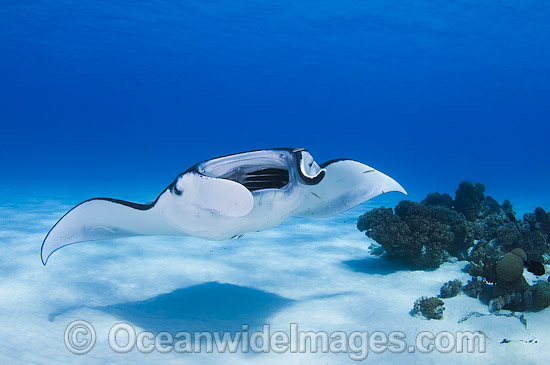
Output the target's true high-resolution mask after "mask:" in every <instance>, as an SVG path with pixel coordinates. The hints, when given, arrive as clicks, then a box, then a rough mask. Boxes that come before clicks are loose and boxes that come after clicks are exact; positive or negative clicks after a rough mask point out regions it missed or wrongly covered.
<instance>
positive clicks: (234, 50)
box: [0, 0, 550, 209]
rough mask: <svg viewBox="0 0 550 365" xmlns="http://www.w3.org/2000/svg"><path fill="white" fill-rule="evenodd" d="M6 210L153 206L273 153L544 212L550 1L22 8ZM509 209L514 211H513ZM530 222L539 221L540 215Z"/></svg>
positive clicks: (11, 88) (3, 37)
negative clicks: (207, 169)
mask: <svg viewBox="0 0 550 365" xmlns="http://www.w3.org/2000/svg"><path fill="white" fill-rule="evenodd" d="M0 9H1V11H0V24H2V25H1V29H2V31H1V32H0V47H1V49H2V57H0V70H1V74H2V77H1V82H0V121H1V123H2V134H1V137H0V139H1V142H0V152H1V154H0V156H1V157H0V158H1V161H2V168H1V169H0V178H1V179H2V189H3V190H4V195H7V196H10V195H11V194H12V193H13V192H15V191H19V192H21V193H22V194H23V195H26V194H31V193H32V194H37V195H38V196H40V195H41V194H54V195H55V194H57V193H59V192H65V193H68V192H75V191H76V192H84V191H85V192H86V194H91V195H92V196H95V195H98V194H99V195H105V194H108V193H114V194H117V195H118V196H120V195H122V197H124V198H131V197H132V196H133V194H132V192H134V191H136V190H138V191H140V192H142V191H143V192H148V191H150V192H151V193H150V198H151V199H154V198H155V197H156V195H157V194H158V193H159V192H160V191H161V190H162V189H163V188H164V187H165V186H166V184H168V183H169V182H170V181H172V179H173V178H174V177H175V176H176V175H177V174H178V173H179V172H182V171H184V170H185V169H187V168H188V167H189V166H191V165H193V164H194V163H196V162H198V161H202V160H205V159H209V158H212V157H215V156H219V155H225V154H229V153H235V152H240V151H246V150H252V149H258V148H268V147H287V146H288V147H306V148H307V149H308V150H309V151H310V152H311V153H312V155H313V156H314V157H315V158H316V160H317V161H319V162H323V161H326V160H329V159H332V158H339V157H349V158H353V159H356V160H359V161H362V162H364V163H366V164H369V165H371V166H373V167H375V168H377V169H379V170H381V171H383V172H386V173H387V174H389V175H390V176H392V177H394V178H395V179H396V180H398V181H399V182H400V183H401V184H402V185H403V186H404V187H405V188H406V189H407V190H408V191H409V193H410V194H411V195H412V196H414V197H418V198H422V197H423V196H424V194H425V193H427V192H429V191H442V192H449V193H453V192H454V190H455V189H456V187H457V184H458V182H460V181H462V180H473V181H479V182H483V183H485V184H486V186H487V193H488V194H489V195H493V196H495V197H497V198H498V199H499V200H502V199H504V198H506V197H509V198H510V199H512V202H514V200H516V201H520V200H521V201H526V202H527V204H528V205H529V208H530V207H531V206H532V207H533V208H534V207H535V206H536V205H537V204H539V205H543V206H545V207H546V208H548V200H549V199H548V193H547V189H548V186H549V185H550V164H549V163H548V153H547V151H548V149H547V142H548V135H549V134H548V132H549V131H550V127H549V123H548V122H549V121H550V119H549V118H548V116H549V115H550V103H549V102H548V100H550V98H549V96H550V82H549V80H550V66H549V65H550V47H549V46H548V45H549V42H550V23H549V22H548V19H549V18H550V5H549V4H548V2H546V1H529V2H519V1H511V0H510V1H494V2H483V3H480V2H478V1H469V0H465V1H456V2H449V1H438V0H432V1H422V2H410V1H400V0H396V1H356V0H343V1H277V2H274V1H239V0H231V1H229V0H214V1H209V2H204V1H147V2H144V1H123V0H116V1H109V2H99V1H78V2H74V1H65V0H60V1H47V0H42V1H36V0H29V1H13V0H6V1H3V2H2V5H1V6H0ZM514 198H515V199H514ZM530 209H531V208H530Z"/></svg>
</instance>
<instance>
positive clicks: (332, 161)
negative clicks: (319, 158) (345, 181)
mask: <svg viewBox="0 0 550 365" xmlns="http://www.w3.org/2000/svg"><path fill="white" fill-rule="evenodd" d="M340 161H355V160H352V159H351V158H336V159H334V160H328V161H327V162H323V163H322V164H320V165H319V166H320V167H321V168H322V169H324V168H325V167H327V166H328V165H332V164H333V163H335V162H340Z"/></svg>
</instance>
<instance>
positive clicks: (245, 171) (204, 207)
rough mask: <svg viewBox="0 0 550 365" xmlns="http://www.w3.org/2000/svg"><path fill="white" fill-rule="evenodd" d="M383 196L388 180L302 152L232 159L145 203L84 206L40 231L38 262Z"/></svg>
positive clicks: (211, 235) (310, 213)
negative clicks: (80, 245)
mask: <svg viewBox="0 0 550 365" xmlns="http://www.w3.org/2000/svg"><path fill="white" fill-rule="evenodd" d="M391 191H397V192H401V193H403V194H407V192H406V191H405V189H403V187H402V186H401V185H399V184H398V183H397V182H396V181H395V180H393V179H392V178H390V177H389V176H387V175H384V174H383V173H381V172H380V171H378V170H375V169H373V168H372V167H370V166H367V165H365V164H362V163H360V162H357V161H354V160H350V159H336V160H330V161H327V162H325V163H322V164H320V165H319V164H317V163H316V162H315V161H314V159H313V157H312V156H311V154H310V153H309V152H308V151H307V150H305V149H303V148H295V149H293V148H276V149H265V150H257V151H249V152H243V153H237V154H232V155H227V156H222V157H217V158H214V159H211V160H207V161H203V162H200V163H198V164H196V165H194V166H192V167H190V168H189V169H188V170H187V171H185V172H183V173H181V174H179V175H178V176H177V177H176V179H175V180H174V181H173V182H172V183H171V184H170V185H168V187H167V188H166V189H164V191H163V192H162V193H161V194H160V195H159V196H158V197H157V199H156V200H155V201H153V202H152V203H151V204H138V203H132V202H127V201H123V200H118V199H111V198H94V199H89V200H86V201H84V202H82V203H80V204H78V205H77V206H75V207H74V208H72V209H71V210H70V211H69V212H67V213H66V214H65V215H64V216H63V217H62V218H61V219H60V220H59V221H58V222H57V223H56V224H55V225H54V226H53V228H52V229H50V231H49V232H48V234H47V236H46V238H45V239H44V242H43V243H42V250H41V258H42V263H43V264H44V265H46V262H47V261H48V258H49V257H50V256H51V254H52V253H53V252H54V251H56V250H58V249H60V248H62V247H64V246H67V245H70V244H73V243H77V242H84V241H94V240H106V239H114V238H120V237H130V236H144V235H156V236H161V235H170V236H173V235H190V236H195V237H200V238H203V239H208V240H226V239H230V238H233V237H237V236H240V235H242V234H244V233H247V232H253V231H262V230H265V229H268V228H271V227H275V226H277V225H279V224H281V223H282V222H283V221H284V220H286V219H287V218H288V217H290V216H300V217H309V218H324V217H329V216H332V215H335V214H338V213H341V212H344V211H346V210H348V209H351V208H353V207H355V206H357V205H359V204H361V203H363V202H365V201H367V200H369V199H371V198H374V197H376V196H378V195H381V194H384V193H388V192H391Z"/></svg>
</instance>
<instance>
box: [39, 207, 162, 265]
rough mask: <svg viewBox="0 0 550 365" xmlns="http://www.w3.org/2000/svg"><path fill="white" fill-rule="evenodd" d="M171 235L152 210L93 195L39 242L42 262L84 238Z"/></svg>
mask: <svg viewBox="0 0 550 365" xmlns="http://www.w3.org/2000/svg"><path fill="white" fill-rule="evenodd" d="M151 234H170V227H168V226H167V225H166V223H164V222H163V221H162V220H161V219H160V218H159V217H158V213H157V212H156V210H155V209H154V204H150V205H144V204H136V203H130V202H126V201H123V200H116V199H106V198H96V199H90V200H86V201H85V202H82V203H80V204H79V205H77V206H76V207H74V208H73V209H71V210H70V211H69V212H68V213H67V214H65V215H64V216H63V217H62V218H61V219H60V220H59V221H58V222H57V223H56V224H55V226H53V228H52V229H51V230H50V232H48V235H47V236H46V238H45V239H44V242H43V243H42V251H41V257H42V263H43V264H44V265H46V262H47V261H48V258H49V257H50V255H51V254H52V253H53V252H54V251H56V250H58V249H59V248H61V247H64V246H67V245H70V244H73V243H77V242H83V241H94V240H104V239H111V238H119V237H128V236H139V235H151Z"/></svg>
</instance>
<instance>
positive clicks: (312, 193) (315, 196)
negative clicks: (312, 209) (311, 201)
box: [311, 191, 321, 199]
mask: <svg viewBox="0 0 550 365" xmlns="http://www.w3.org/2000/svg"><path fill="white" fill-rule="evenodd" d="M311 194H312V195H313V196H315V197H317V198H319V199H321V197H320V196H319V195H317V194H315V193H314V192H313V191H312V192H311Z"/></svg>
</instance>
